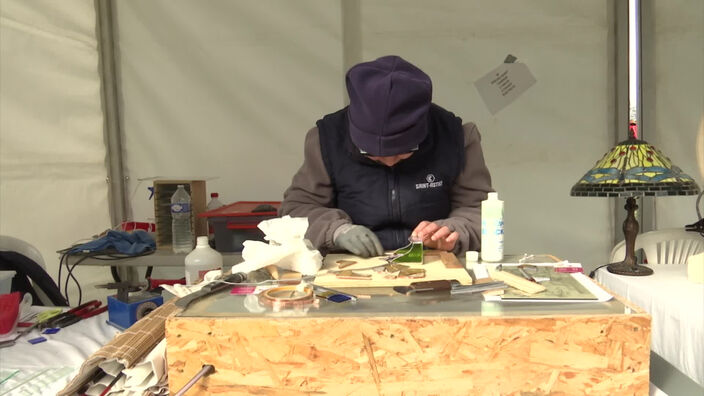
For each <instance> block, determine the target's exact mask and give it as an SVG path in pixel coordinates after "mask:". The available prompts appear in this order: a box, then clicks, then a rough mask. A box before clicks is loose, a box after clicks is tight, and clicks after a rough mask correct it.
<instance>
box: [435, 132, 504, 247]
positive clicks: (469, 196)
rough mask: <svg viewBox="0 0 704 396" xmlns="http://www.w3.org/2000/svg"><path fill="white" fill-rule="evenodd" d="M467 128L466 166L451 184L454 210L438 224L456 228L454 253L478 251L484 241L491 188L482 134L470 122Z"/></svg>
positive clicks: (452, 228) (465, 143)
mask: <svg viewBox="0 0 704 396" xmlns="http://www.w3.org/2000/svg"><path fill="white" fill-rule="evenodd" d="M463 128H464V156H465V163H464V169H463V170H462V172H461V173H460V174H459V176H458V177H457V179H456V180H455V184H454V185H453V186H452V197H451V199H452V202H451V205H452V210H451V211H450V215H449V217H448V218H447V219H442V220H437V221H435V223H436V224H438V225H440V226H447V227H448V228H449V229H450V230H452V231H457V232H458V233H459V234H460V238H459V240H458V241H457V245H455V249H454V250H453V253H455V254H463V253H464V252H466V251H467V250H479V244H480V242H481V202H482V201H483V200H485V199H486V197H487V193H489V192H492V191H494V190H493V189H492V188H491V175H490V174H489V169H488V168H487V167H486V163H485V162H484V154H483V152H482V147H481V135H480V134H479V130H478V129H477V126H476V125H475V124H474V123H472V122H470V123H467V124H464V125H463Z"/></svg>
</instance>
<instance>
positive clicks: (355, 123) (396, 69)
mask: <svg viewBox="0 0 704 396" xmlns="http://www.w3.org/2000/svg"><path fill="white" fill-rule="evenodd" d="M346 81H347V92H348V94H349V97H350V106H349V112H348V114H349V128H350V137H351V138H352V142H353V143H354V144H355V145H356V146H357V147H358V148H360V149H361V150H363V151H365V152H367V154H370V155H374V156H390V155H397V154H403V153H408V152H410V151H412V150H413V149H415V148H416V147H418V145H419V144H420V142H422V141H423V139H425V137H426V136H427V135H428V109H429V108H430V102H431V98H432V92H433V86H432V83H431V82H430V77H428V75H427V74H425V73H424V72H423V71H422V70H420V69H419V68H417V67H415V66H413V65H412V64H410V63H408V62H406V61H405V60H403V59H401V58H400V57H398V56H384V57H381V58H379V59H376V60H374V61H371V62H364V63H360V64H357V65H355V66H353V67H352V68H351V69H350V70H349V71H348V72H347V79H346Z"/></svg>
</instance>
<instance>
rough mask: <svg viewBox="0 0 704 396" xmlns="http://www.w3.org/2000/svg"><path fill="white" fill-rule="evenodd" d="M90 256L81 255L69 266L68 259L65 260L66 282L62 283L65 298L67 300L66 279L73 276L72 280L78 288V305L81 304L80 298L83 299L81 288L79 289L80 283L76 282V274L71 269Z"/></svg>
mask: <svg viewBox="0 0 704 396" xmlns="http://www.w3.org/2000/svg"><path fill="white" fill-rule="evenodd" d="M88 257H90V256H83V257H81V258H79V259H78V260H76V262H75V263H73V266H71V267H69V264H68V260H66V282H65V283H64V293H66V296H65V297H66V300H68V281H69V278H73V281H74V282H75V283H76V287H77V288H78V305H81V300H82V299H83V290H82V289H81V284H80V283H78V279H77V278H76V276H75V275H74V274H73V269H74V268H76V266H77V265H78V264H80V263H81V262H83V260H85V259H87V258H88Z"/></svg>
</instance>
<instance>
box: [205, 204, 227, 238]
mask: <svg viewBox="0 0 704 396" xmlns="http://www.w3.org/2000/svg"><path fill="white" fill-rule="evenodd" d="M218 197H220V194H218V193H216V192H214V193H210V202H208V206H206V209H207V211H208V212H210V211H211V210H215V209H217V208H221V207H223V206H224V205H223V204H222V202H220V200H219V199H218ZM208 241H209V242H210V246H211V247H215V229H214V228H213V226H212V224H210V222H208Z"/></svg>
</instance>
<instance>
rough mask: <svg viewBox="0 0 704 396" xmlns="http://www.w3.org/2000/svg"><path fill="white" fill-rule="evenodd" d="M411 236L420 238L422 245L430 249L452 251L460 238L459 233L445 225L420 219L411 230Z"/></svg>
mask: <svg viewBox="0 0 704 396" xmlns="http://www.w3.org/2000/svg"><path fill="white" fill-rule="evenodd" d="M411 238H415V239H416V240H422V241H423V246H427V247H429V248H431V249H438V250H446V251H452V250H453V249H454V248H455V244H457V240H458V239H460V234H459V233H457V231H451V230H450V229H449V228H447V226H442V227H440V226H439V225H437V224H435V223H433V222H430V221H421V222H420V223H418V225H417V226H416V228H415V229H414V230H413V232H411Z"/></svg>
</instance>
